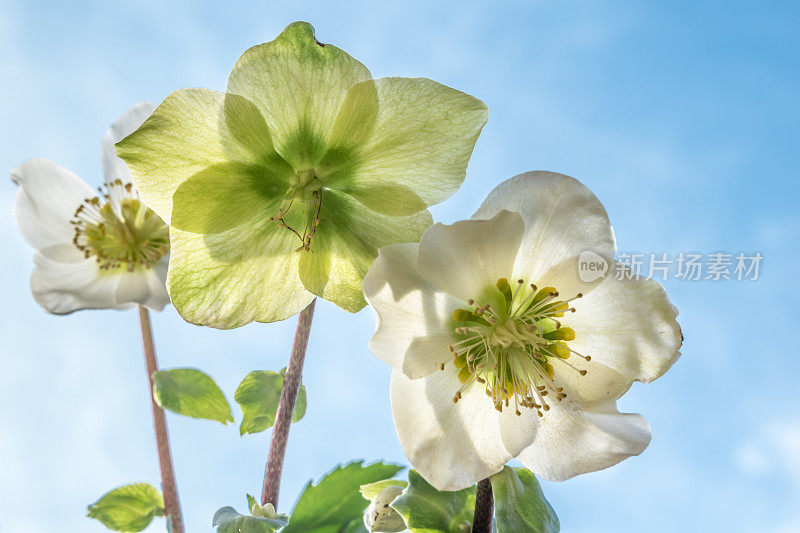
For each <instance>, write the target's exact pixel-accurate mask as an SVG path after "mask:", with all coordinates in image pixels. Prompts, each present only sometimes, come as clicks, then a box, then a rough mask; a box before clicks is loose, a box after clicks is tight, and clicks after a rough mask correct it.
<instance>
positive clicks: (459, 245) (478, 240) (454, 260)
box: [418, 211, 524, 301]
mask: <svg viewBox="0 0 800 533" xmlns="http://www.w3.org/2000/svg"><path fill="white" fill-rule="evenodd" d="M523 229H524V226H523V221H522V218H521V217H520V216H519V215H518V214H516V213H512V212H509V211H499V212H497V213H496V214H494V215H492V218H491V219H489V220H463V221H461V222H456V223H455V224H450V225H445V224H434V225H433V226H431V227H430V228H428V230H427V231H425V234H424V235H423V236H422V239H421V240H420V243H419V260H418V264H419V271H420V273H421V274H422V276H423V277H424V278H425V279H426V280H428V281H429V282H430V283H431V284H432V285H434V286H435V287H437V288H439V289H442V290H444V291H446V292H448V293H450V294H452V295H453V296H456V297H458V298H461V299H462V300H464V301H466V300H469V299H470V298H473V299H475V300H476V301H482V300H483V298H482V297H483V296H485V295H487V294H494V293H497V290H496V288H495V284H496V283H497V280H498V279H499V278H511V277H512V273H513V268H514V258H515V257H516V255H517V251H518V250H519V248H520V240H521V238H522V232H523Z"/></svg>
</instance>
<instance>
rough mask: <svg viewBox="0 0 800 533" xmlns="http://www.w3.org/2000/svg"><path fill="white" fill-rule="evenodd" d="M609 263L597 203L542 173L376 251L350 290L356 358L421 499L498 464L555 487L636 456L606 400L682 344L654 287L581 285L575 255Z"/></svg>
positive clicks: (634, 417) (608, 232) (643, 443)
mask: <svg viewBox="0 0 800 533" xmlns="http://www.w3.org/2000/svg"><path fill="white" fill-rule="evenodd" d="M615 251H616V244H615V239H614V233H613V230H612V228H611V225H610V223H609V220H608V216H607V214H606V212H605V209H604V208H603V206H602V205H601V204H600V202H599V201H598V200H597V198H596V197H595V196H594V195H593V194H592V193H591V191H589V189H587V188H586V187H585V186H583V185H582V184H581V183H580V182H578V181H577V180H575V179H573V178H570V177H568V176H564V175H561V174H555V173H550V172H529V173H526V174H521V175H519V176H516V177H514V178H512V179H510V180H507V181H505V182H504V183H502V184H501V185H500V186H498V187H497V188H496V189H495V190H494V191H492V193H491V194H489V196H488V198H487V199H486V200H485V201H484V203H483V204H482V205H481V206H480V208H479V209H478V211H477V212H476V213H475V214H474V215H473V218H472V219H471V220H466V221H461V222H456V223H455V224H452V225H443V224H436V225H434V226H432V227H430V228H429V229H428V230H427V231H426V232H425V234H424V235H423V237H422V240H421V241H420V243H419V244H397V245H391V246H387V247H385V248H382V249H381V250H380V254H379V256H378V258H377V259H376V260H375V263H374V264H373V266H372V268H371V269H370V270H369V272H368V273H367V276H366V278H365V279H364V292H365V295H366V298H367V301H368V302H369V303H370V304H371V305H372V307H373V308H374V309H375V312H376V314H377V318H378V320H377V328H376V332H375V334H374V336H373V337H372V340H371V341H370V349H371V350H372V352H373V353H374V354H375V355H376V356H377V357H378V358H379V359H381V360H383V361H385V362H386V363H388V364H390V365H392V366H393V367H394V370H393V372H392V379H391V403H392V412H393V415H394V421H395V426H396V428H397V433H398V436H399V438H400V443H401V445H402V446H403V449H404V450H405V452H406V455H407V456H408V458H409V460H410V461H411V463H412V464H413V465H414V467H415V468H416V469H417V470H418V471H419V472H420V474H422V475H423V477H425V479H426V480H427V481H428V482H429V483H430V484H431V485H433V486H434V487H436V488H437V489H439V490H459V489H463V488H465V487H468V486H471V485H473V484H474V483H475V482H477V481H479V480H481V479H483V478H486V477H488V476H490V475H492V474H495V473H496V472H498V471H500V470H501V469H502V468H503V465H504V464H505V463H506V462H507V461H509V460H510V459H512V458H517V459H518V460H519V461H520V462H521V463H522V464H523V465H525V466H526V467H527V468H528V469H530V470H531V471H533V472H534V473H535V474H537V475H538V476H540V477H543V478H545V479H548V480H565V479H568V478H571V477H573V476H576V475H578V474H582V473H586V472H591V471H595V470H600V469H603V468H607V467H609V466H612V465H614V464H616V463H618V462H619V461H622V460H623V459H625V458H627V457H630V456H632V455H637V454H639V453H641V452H642V451H643V450H644V449H645V448H646V447H647V445H648V444H649V442H650V426H649V425H648V423H647V421H646V420H645V419H644V418H643V417H641V416H640V415H638V414H624V413H620V412H619V411H618V410H617V406H616V401H617V399H618V398H620V397H621V396H622V395H623V394H625V392H627V390H628V389H629V388H630V386H631V384H632V383H633V382H634V381H642V382H650V381H652V380H654V379H656V378H658V377H659V376H661V375H662V374H663V373H664V372H666V371H667V369H669V368H670V366H671V365H672V364H673V363H674V362H675V361H676V360H677V358H678V357H679V355H680V352H679V348H680V345H681V342H682V336H681V331H680V327H679V326H678V323H677V321H676V316H677V314H678V312H677V310H676V309H675V307H673V306H672V305H671V304H670V302H669V300H668V299H667V296H666V294H665V292H664V290H663V289H662V288H661V286H660V285H659V284H658V283H656V282H654V281H651V280H647V279H638V278H636V277H635V276H630V279H626V278H628V276H627V274H629V273H630V272H625V271H624V270H623V272H624V273H625V274H626V275H624V276H613V275H612V276H607V277H605V278H604V279H598V280H596V281H594V282H593V283H584V282H582V281H581V278H580V276H579V272H578V258H579V256H580V255H581V253H583V252H592V253H594V254H597V255H598V256H600V257H602V258H606V260H607V261H609V264H613V263H611V262H613V259H612V258H613V256H614V254H615ZM615 266H616V268H617V269H620V268H624V267H622V266H621V265H615ZM609 270H611V271H612V272H613V271H614V268H611V269H609ZM618 277H621V278H623V279H618Z"/></svg>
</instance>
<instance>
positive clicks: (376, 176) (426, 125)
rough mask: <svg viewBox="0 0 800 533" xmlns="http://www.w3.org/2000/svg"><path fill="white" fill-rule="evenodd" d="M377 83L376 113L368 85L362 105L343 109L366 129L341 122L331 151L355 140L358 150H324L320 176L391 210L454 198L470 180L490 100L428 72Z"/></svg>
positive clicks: (419, 207) (409, 209)
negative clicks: (468, 174)
mask: <svg viewBox="0 0 800 533" xmlns="http://www.w3.org/2000/svg"><path fill="white" fill-rule="evenodd" d="M370 85H371V84H370ZM374 85H375V89H376V90H377V110H376V111H373V109H372V108H373V107H374V106H375V105H376V104H375V103H373V100H372V97H371V94H370V91H369V86H367V87H362V88H360V89H359V88H354V91H359V92H360V96H359V98H358V101H359V105H352V106H349V107H345V108H343V109H342V115H346V114H348V113H349V114H352V115H354V116H353V117H352V118H350V120H349V121H348V120H345V119H344V118H343V117H340V119H339V121H340V122H341V123H342V124H348V123H349V124H361V125H362V129H361V130H360V131H359V130H357V129H355V128H353V127H342V128H341V129H339V130H337V131H335V132H334V136H333V138H332V139H331V146H332V148H331V150H334V151H335V150H336V147H340V146H353V150H352V151H353V153H352V154H350V153H349V151H345V153H346V155H349V156H350V157H341V154H339V153H332V154H331V153H329V154H326V156H325V159H324V160H323V161H322V163H320V165H319V166H320V169H319V170H320V178H321V179H322V181H324V182H325V184H326V185H327V186H329V187H334V188H339V189H341V190H343V191H345V192H348V193H349V194H351V195H352V196H354V197H355V198H356V199H358V200H359V201H360V202H361V203H363V204H364V205H366V206H367V207H369V208H371V209H373V210H375V211H378V212H381V213H385V214H390V215H410V214H412V213H416V212H418V211H420V210H422V209H425V208H426V207H428V206H430V205H433V204H437V203H439V202H441V201H443V200H445V199H447V198H449V197H450V196H451V195H452V194H453V193H455V192H456V190H458V188H459V187H460V186H461V183H462V182H463V181H464V176H465V175H466V170H467V163H468V162H469V159H470V155H471V154H472V149H473V147H474V146H475V141H476V140H477V139H478V135H479V134H480V132H481V129H482V128H483V125H484V124H485V123H486V119H487V117H488V110H487V109H486V105H485V104H484V103H483V102H481V101H480V100H478V99H476V98H473V97H472V96H469V95H468V94H464V93H462V92H460V91H457V90H455V89H451V88H450V87H446V86H444V85H441V84H439V83H436V82H435V81H432V80H429V79H425V78H382V79H379V80H375V82H374ZM375 112H376V113H377V116H376V117H375V118H374V119H373V118H372V116H373V114H374V113H375ZM337 125H338V124H337ZM345 136H346V137H345ZM362 139H363V141H362ZM340 151H341V150H340Z"/></svg>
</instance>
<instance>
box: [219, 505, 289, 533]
mask: <svg viewBox="0 0 800 533" xmlns="http://www.w3.org/2000/svg"><path fill="white" fill-rule="evenodd" d="M286 523H287V519H286V517H285V515H278V516H277V517H276V518H264V517H261V516H250V515H243V514H239V513H237V512H236V509H234V508H233V507H223V508H222V509H220V510H218V511H217V512H216V513H214V520H213V521H212V522H211V525H212V526H214V527H216V528H217V533H271V532H272V531H277V530H279V529H280V528H282V527H283V526H285V525H286Z"/></svg>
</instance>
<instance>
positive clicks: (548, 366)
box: [441, 278, 591, 417]
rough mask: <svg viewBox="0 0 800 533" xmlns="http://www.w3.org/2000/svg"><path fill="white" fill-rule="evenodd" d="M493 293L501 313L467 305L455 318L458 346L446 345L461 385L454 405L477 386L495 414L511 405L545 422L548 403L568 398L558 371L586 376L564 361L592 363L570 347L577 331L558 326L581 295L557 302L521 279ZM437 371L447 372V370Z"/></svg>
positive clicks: (501, 283)
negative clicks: (531, 411)
mask: <svg viewBox="0 0 800 533" xmlns="http://www.w3.org/2000/svg"><path fill="white" fill-rule="evenodd" d="M496 288H497V291H499V293H500V296H501V298H500V299H499V300H498V301H499V302H501V305H500V308H499V309H496V308H495V307H494V306H493V305H491V304H488V303H487V304H483V305H475V300H469V301H468V304H469V305H470V306H472V308H470V309H456V310H455V311H454V312H453V319H454V320H455V322H456V323H457V326H456V328H455V334H456V336H457V337H458V338H459V340H458V341H457V342H455V343H453V344H452V345H450V351H451V352H452V354H453V364H454V365H455V367H456V369H457V371H458V379H459V381H461V383H462V386H461V388H460V389H459V390H458V391H457V392H456V393H455V396H454V397H453V401H454V402H458V400H459V399H460V398H461V394H462V392H463V391H464V389H466V388H467V387H468V386H469V385H471V384H472V383H474V382H477V383H479V384H481V385H483V386H484V387H485V388H486V395H487V396H489V397H490V398H491V399H492V401H493V403H494V405H495V408H496V409H497V410H498V411H501V412H502V410H503V407H508V406H509V405H510V403H511V402H512V401H513V403H514V407H515V413H516V414H517V415H520V414H521V412H520V407H527V408H530V409H536V412H537V413H538V415H539V416H540V417H541V416H544V412H546V411H549V410H550V404H549V403H548V399H549V400H550V401H552V399H553V398H554V399H555V401H561V400H563V399H564V398H566V396H567V394H566V393H565V392H564V389H563V387H559V386H557V385H556V382H555V378H556V367H558V366H563V368H564V369H567V370H569V371H572V372H576V373H578V374H579V375H581V376H584V375H586V372H587V371H586V370H585V369H579V368H577V367H575V366H574V365H572V364H571V363H570V362H568V361H567V359H569V358H570V356H571V355H572V354H574V355H576V356H578V357H581V358H583V359H584V360H586V361H590V360H591V357H590V356H588V355H581V354H579V353H577V352H575V351H574V350H572V349H571V348H570V347H569V345H568V344H567V343H568V342H569V341H571V340H574V339H575V331H574V330H573V329H572V328H569V327H566V326H563V325H562V324H561V322H560V321H559V320H558V318H560V317H563V316H564V314H565V313H567V312H573V313H574V312H575V308H574V307H570V305H569V303H570V302H571V301H572V300H574V299H576V298H580V297H581V296H582V295H581V294H580V293H578V294H577V295H576V296H574V297H573V298H568V299H564V300H559V299H558V298H559V293H558V291H557V290H556V289H555V288H554V287H544V288H542V289H538V288H537V287H536V285H535V284H533V283H531V284H530V285H526V284H525V281H524V280H521V279H520V280H518V281H517V287H516V289H514V290H512V288H511V284H510V283H509V282H508V280H507V279H506V278H500V279H499V280H497V283H496ZM441 368H442V370H445V368H446V365H445V364H442V367H441Z"/></svg>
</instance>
